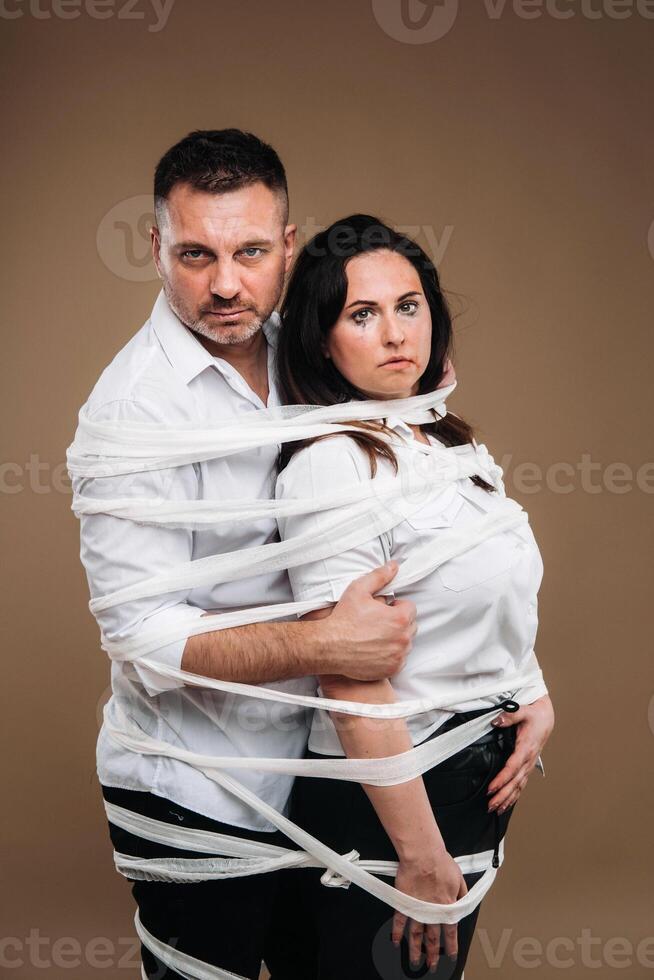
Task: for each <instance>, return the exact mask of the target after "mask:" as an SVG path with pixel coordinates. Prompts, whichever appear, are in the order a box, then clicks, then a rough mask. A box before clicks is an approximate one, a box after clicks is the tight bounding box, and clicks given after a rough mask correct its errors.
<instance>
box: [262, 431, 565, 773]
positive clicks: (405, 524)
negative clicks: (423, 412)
mask: <svg viewBox="0 0 654 980" xmlns="http://www.w3.org/2000/svg"><path fill="white" fill-rule="evenodd" d="M386 424H387V425H388V426H389V428H391V429H393V430H394V432H396V433H397V435H398V438H397V440H396V442H394V449H395V451H396V454H397V455H398V457H399V458H400V461H401V462H402V461H403V462H406V463H407V464H408V465H409V466H411V465H412V462H413V464H414V465H415V461H416V457H415V454H416V453H420V452H424V450H425V449H426V448H427V447H424V445H423V448H422V449H421V445H422V444H421V443H420V442H418V441H417V440H415V439H414V437H413V433H412V430H411V429H410V427H409V426H408V425H406V424H405V423H404V422H403V421H401V420H400V419H398V418H388V419H387V420H386ZM429 441H430V442H431V443H432V444H434V445H436V444H440V443H439V440H438V439H436V438H435V437H433V436H430V437H429ZM454 451H455V452H468V451H469V447H465V446H462V447H455V449H454ZM377 465H378V469H377V476H376V477H375V479H378V480H380V481H382V480H386V479H390V478H391V477H392V476H393V475H394V474H393V470H392V467H391V464H390V463H389V461H388V460H385V459H379V460H378V461H377ZM369 479H370V464H369V461H368V456H367V455H366V453H365V452H364V450H363V449H362V448H361V447H360V446H358V445H357V444H356V443H355V442H354V441H353V440H352V439H350V438H349V437H348V436H343V435H339V436H332V437H330V438H329V439H322V440H320V441H318V442H314V443H313V444H312V445H310V446H308V447H306V448H304V449H302V450H300V451H299V452H298V453H296V455H295V456H293V457H292V459H291V461H290V463H289V464H288V466H287V467H286V469H284V470H283V471H282V472H281V473H280V475H279V478H278V480H277V489H276V494H277V497H278V498H294V497H300V498H303V497H312V496H314V495H316V494H318V493H322V494H329V493H330V491H333V490H339V489H342V488H343V487H346V486H353V485H356V484H358V483H361V482H363V481H367V480H369ZM503 500H506V497H505V495H503V494H498V493H497V492H495V493H493V492H490V493H489V492H487V491H485V490H483V489H482V488H481V487H478V486H477V485H476V484H474V483H472V481H471V480H470V479H469V478H467V477H464V478H462V479H459V480H456V481H454V482H453V483H451V484H449V485H448V486H446V487H445V488H441V489H439V490H437V491H436V492H434V493H433V494H430V495H429V499H428V500H427V502H426V503H425V504H424V506H422V507H421V508H420V509H419V510H418V511H416V512H414V513H413V514H412V516H411V517H410V518H407V519H405V520H403V521H401V522H400V523H399V524H397V525H396V526H395V527H394V528H393V529H392V530H391V531H388V532H387V533H385V534H383V535H381V536H379V537H374V538H372V539H371V540H370V541H368V542H366V543H365V544H364V545H362V546H360V547H356V548H352V549H350V550H345V551H343V552H342V553H340V554H338V555H334V556H333V557H331V558H326V559H322V560H320V561H313V562H308V563H305V564H303V565H299V566H297V567H295V568H291V569H289V572H288V574H289V578H290V581H291V586H292V588H293V594H294V597H295V599H296V600H300V599H315V600H316V602H319V601H320V602H324V601H331V602H337V601H338V599H340V597H341V595H342V594H343V592H344V591H345V589H346V588H347V586H348V585H349V584H350V583H351V582H352V581H353V580H354V579H355V578H358V577H359V576H360V575H365V574H366V573H367V572H369V571H371V570H372V569H373V568H375V567H376V566H378V565H382V564H383V563H384V562H386V561H388V560H389V559H390V558H394V559H396V560H397V561H398V562H399V563H400V564H402V562H403V561H405V560H406V559H407V558H408V557H409V556H410V555H411V554H412V551H413V550H415V549H416V548H417V547H419V546H424V545H425V544H427V542H428V541H429V540H433V542H434V544H435V545H437V543H438V541H439V539H440V537H441V536H442V535H443V533H445V532H446V531H447V529H448V528H460V527H464V526H465V525H466V524H468V523H470V522H473V521H475V520H478V519H479V517H480V516H483V515H484V514H486V513H489V512H492V511H493V510H494V509H496V508H497V507H499V506H502V501H503ZM330 518H331V515H330V513H329V512H325V513H314V514H301V515H297V516H293V517H286V518H283V519H279V521H278V523H279V527H280V533H281V536H282V538H283V539H288V538H292V537H295V536H297V535H299V534H305V533H308V532H316V531H318V530H320V528H321V527H322V525H323V524H324V523H325V522H328V521H329V520H330ZM542 575H543V563H542V559H541V555H540V551H539V549H538V545H537V544H536V540H535V538H534V535H533V533H532V531H531V528H530V527H529V525H528V524H527V523H525V524H523V525H520V526H518V527H516V528H512V529H510V530H507V531H503V532H500V533H497V534H494V535H492V536H491V537H489V538H487V539H486V540H484V541H481V542H480V543H479V544H477V545H475V546H474V547H472V548H470V549H469V550H468V551H466V552H464V553H463V554H461V555H458V556H457V557H455V558H450V559H449V560H448V561H446V562H445V563H443V564H442V565H441V566H440V567H439V568H436V569H435V570H434V571H432V572H430V573H429V574H428V575H426V576H425V577H424V578H422V579H420V580H419V581H417V582H415V583H413V584H412V585H410V586H407V587H405V588H401V589H398V590H397V592H396V593H394V594H395V595H396V596H397V598H406V599H410V600H412V601H413V602H414V603H415V604H416V607H417V626H418V632H417V635H416V636H415V638H414V641H413V646H412V649H411V651H410V653H409V656H408V657H407V660H406V663H405V666H404V667H403V669H402V670H401V671H399V672H398V673H397V674H396V675H395V676H394V677H392V678H391V683H392V686H393V688H394V690H395V692H396V695H397V700H398V701H404V700H412V699H414V698H429V697H441V696H442V695H446V696H447V698H448V703H449V704H452V705H456V707H457V710H459V711H471V710H475V709H478V708H485V707H490V706H492V704H494V703H496V702H497V701H499V700H500V697H499V696H498V697H492V698H484V699H475V698H471V697H470V695H469V694H468V692H469V691H470V690H471V689H472V688H474V687H475V686H477V687H478V686H479V684H480V683H483V682H490V683H494V682H497V684H498V686H499V687H500V689H502V681H503V678H505V677H508V676H509V675H511V674H514V673H516V672H517V671H521V670H523V669H532V668H537V667H538V661H537V659H536V655H535V652H534V641H535V638H536V631H537V627H538V615H537V593H538V589H539V586H540V583H541V579H542ZM392 588H393V583H392V582H391V583H390V585H389V589H388V590H384V591H385V592H389V593H390V592H391V590H392ZM509 693H510V691H508V690H507V691H506V696H508V695H509ZM544 694H547V688H546V686H545V685H544V683H538V684H535V685H532V686H530V687H529V689H528V692H527V691H526V692H525V693H524V694H523V700H524V702H525V703H531V702H532V701H535V700H536V699H537V698H539V697H542V696H543V695H544ZM527 695H528V696H527ZM451 716H452V712H451V711H443V710H440V709H438V710H433V711H430V712H426V713H423V714H420V715H416V716H414V717H412V718H410V719H408V722H407V723H408V726H409V730H410V732H411V735H412V737H413V741H414V743H418V742H420V741H422V740H424V739H425V738H427V737H428V736H429V735H430V734H431V733H432V732H433V731H434V730H435V729H436V728H437V727H438V726H439V725H441V724H442V723H443V722H445V721H446V720H447V719H448V718H450V717H451ZM309 747H310V748H311V749H312V750H313V751H314V752H320V753H322V754H325V755H343V749H342V747H341V744H340V741H339V739H338V735H337V733H336V730H335V728H334V726H333V723H332V721H331V719H330V717H329V715H328V714H327V713H326V712H324V711H322V710H321V711H316V712H315V714H314V716H313V721H312V730H311V737H310V740H309Z"/></svg>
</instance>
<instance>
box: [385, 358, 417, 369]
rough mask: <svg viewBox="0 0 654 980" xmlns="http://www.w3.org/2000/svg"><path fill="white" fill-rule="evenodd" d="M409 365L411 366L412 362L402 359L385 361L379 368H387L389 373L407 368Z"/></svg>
mask: <svg viewBox="0 0 654 980" xmlns="http://www.w3.org/2000/svg"><path fill="white" fill-rule="evenodd" d="M410 364H413V361H411V360H409V358H408V357H402V358H400V359H398V360H394V361H385V362H384V364H382V365H381V366H382V367H383V368H388V369H389V370H391V371H393V370H395V371H401V370H402V368H406V367H409V365H410Z"/></svg>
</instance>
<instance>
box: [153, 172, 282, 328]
mask: <svg viewBox="0 0 654 980" xmlns="http://www.w3.org/2000/svg"><path fill="white" fill-rule="evenodd" d="M284 207H285V201H284V199H283V197H282V196H281V195H280V194H279V193H276V192H274V191H271V190H269V189H268V188H267V187H266V186H265V184H262V183H261V182H258V183H255V184H250V185H249V186H247V187H242V188H239V189H238V190H232V191H227V192H226V193H224V194H211V193H208V192H206V191H198V190H195V189H194V188H193V187H191V186H190V185H189V184H176V185H175V186H174V187H173V189H172V191H171V192H170V194H169V196H168V198H167V200H166V202H165V205H164V207H163V208H162V209H161V212H160V213H159V214H158V227H155V228H153V229H152V251H153V256H154V261H155V264H156V266H157V270H158V272H159V274H160V276H161V278H162V279H163V288H164V292H165V294H166V298H167V300H168V302H169V304H170V307H171V309H172V310H173V311H174V312H175V313H176V314H177V316H178V317H179V319H180V320H181V321H182V323H184V324H186V326H187V327H190V329H191V330H193V331H195V332H196V333H198V334H200V335H201V336H202V337H206V338H207V339H208V340H211V341H213V342H214V343H216V344H243V343H245V342H246V341H247V340H249V339H250V338H251V337H253V336H254V335H255V334H256V333H257V332H258V330H260V329H261V325H262V324H263V322H264V321H265V320H267V319H268V317H269V316H270V314H271V313H272V311H273V310H274V309H275V306H276V305H277V303H278V301H279V298H280V296H281V292H282V288H283V285H284V277H285V274H286V272H287V271H288V269H289V266H290V264H291V259H292V256H293V246H294V244H295V231H296V229H295V225H285V210H284Z"/></svg>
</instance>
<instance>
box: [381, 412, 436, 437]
mask: <svg viewBox="0 0 654 980" xmlns="http://www.w3.org/2000/svg"><path fill="white" fill-rule="evenodd" d="M433 415H434V422H437V421H438V418H437V416H436V413H435V412H433ZM384 422H385V424H386V425H387V427H388V428H389V429H393V431H394V432H398V433H399V434H400V435H402V436H406V437H407V438H408V439H413V438H414V435H413V429H412V428H411V426H410V425H409V423H408V422H405V421H404V419H402V418H400V416H399V415H389V416H388V417H387V418H386V419H384Z"/></svg>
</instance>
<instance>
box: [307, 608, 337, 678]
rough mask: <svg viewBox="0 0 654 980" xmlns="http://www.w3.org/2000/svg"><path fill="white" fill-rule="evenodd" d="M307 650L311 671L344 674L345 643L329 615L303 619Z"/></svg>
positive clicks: (314, 672)
mask: <svg viewBox="0 0 654 980" xmlns="http://www.w3.org/2000/svg"><path fill="white" fill-rule="evenodd" d="M302 625H303V627H304V642H305V644H306V645H305V650H306V651H307V653H308V655H309V659H310V662H311V670H310V671H309V672H310V673H313V674H342V673H344V668H345V666H346V658H345V657H344V655H343V645H342V643H341V640H340V638H339V636H338V634H337V631H336V630H335V629H334V628H333V624H331V623H330V622H329V616H325V617H324V618H316V619H309V620H304V621H303V624H302Z"/></svg>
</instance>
